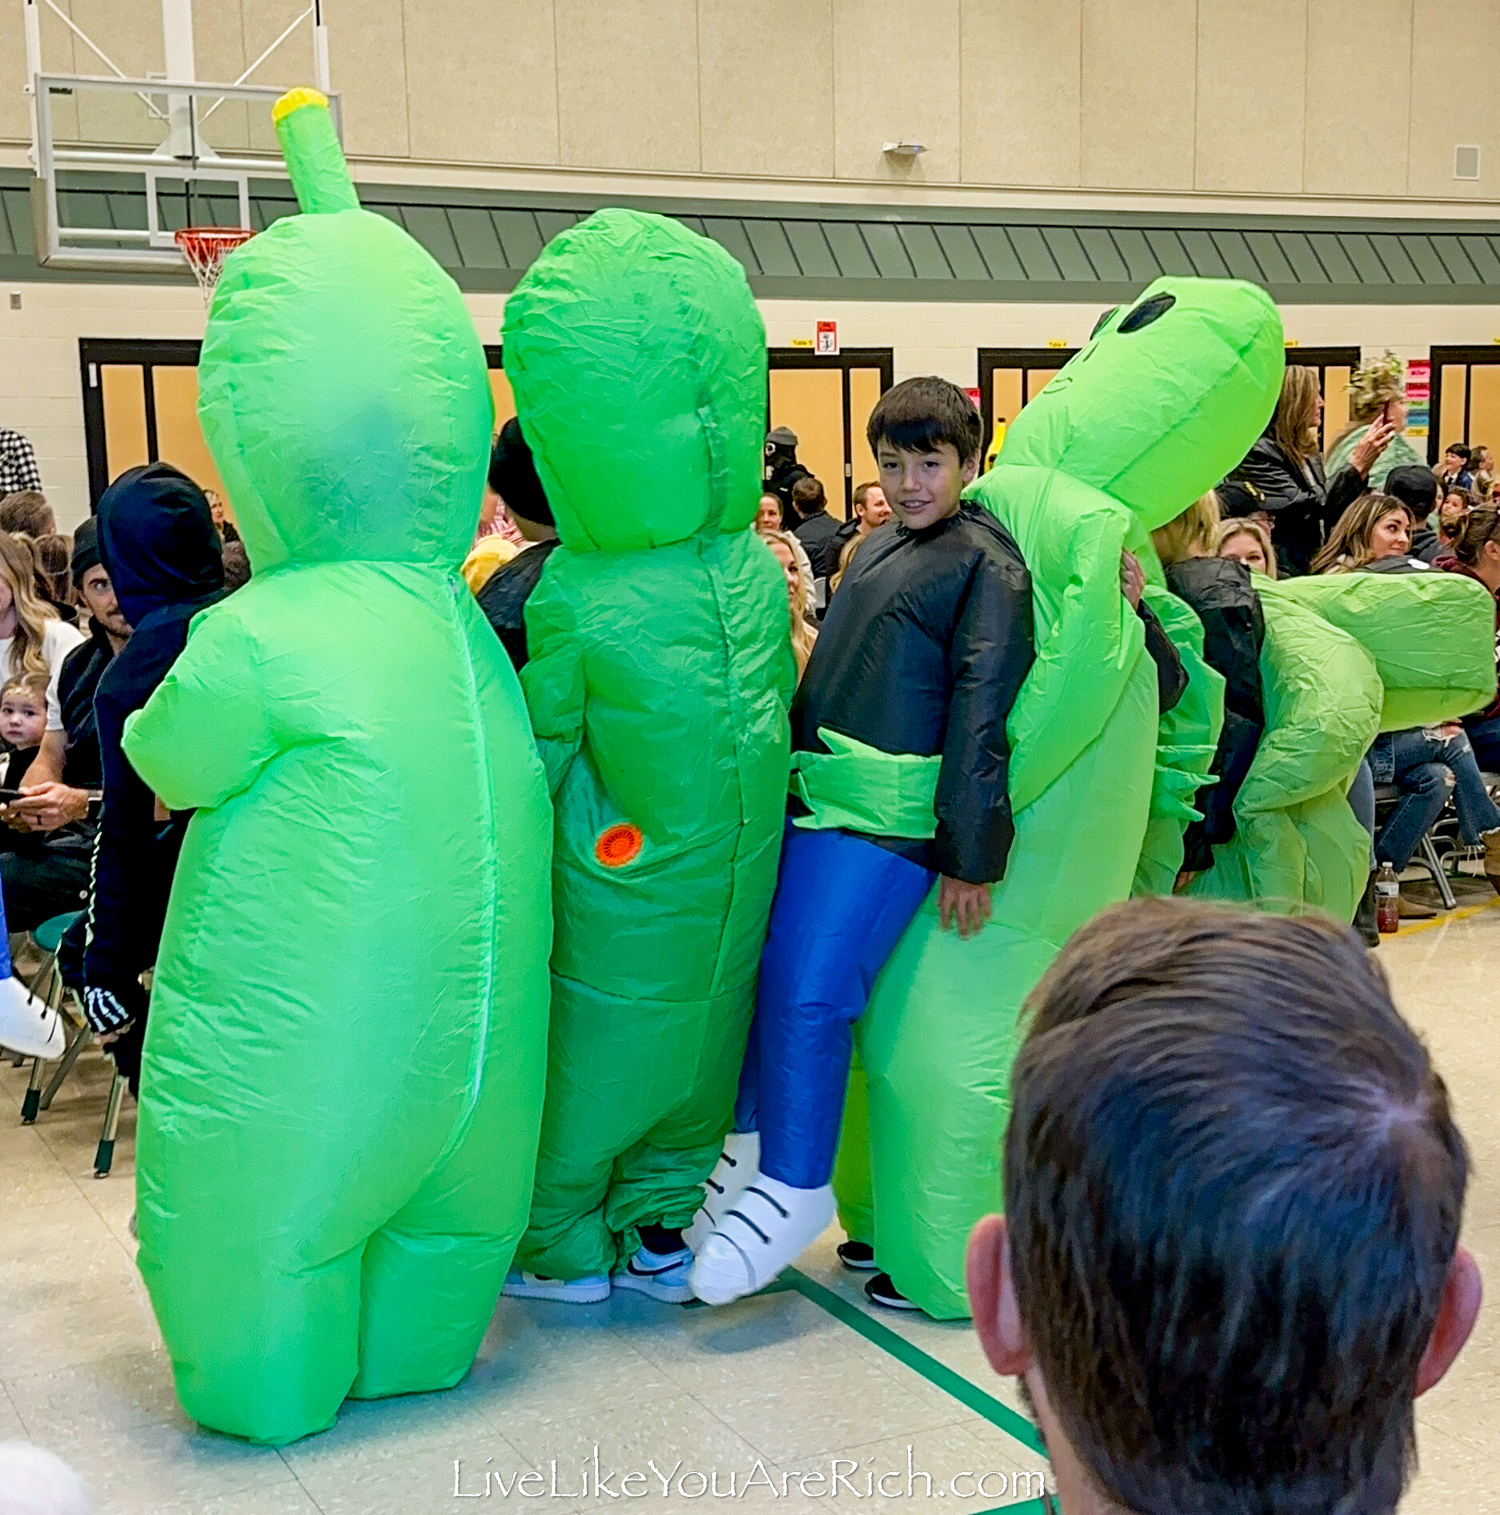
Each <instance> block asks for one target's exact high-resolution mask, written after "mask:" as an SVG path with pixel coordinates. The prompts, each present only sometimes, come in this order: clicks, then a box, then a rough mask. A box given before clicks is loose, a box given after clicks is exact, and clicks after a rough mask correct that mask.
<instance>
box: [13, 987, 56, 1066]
mask: <svg viewBox="0 0 1500 1515" xmlns="http://www.w3.org/2000/svg"><path fill="white" fill-rule="evenodd" d="M0 1047H9V1048H10V1049H11V1050H12V1051H13V1052H22V1053H24V1054H25V1055H26V1056H27V1057H39V1058H41V1059H42V1060H43V1061H44V1062H50V1061H51V1060H52V1059H53V1058H54V1057H61V1056H62V1055H63V1052H64V1050H65V1048H66V1047H67V1037H66V1036H65V1035H64V1034H63V1025H62V1016H61V1015H59V1014H58V1013H57V1011H56V1010H49V1009H48V1008H47V1005H46V1002H45V1001H43V1000H39V999H38V998H37V997H36V996H35V995H34V994H32V993H30V991H28V989H27V988H26V985H25V984H23V983H22V982H21V980H20V979H18V978H11V977H6V978H4V979H0Z"/></svg>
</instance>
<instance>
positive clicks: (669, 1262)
mask: <svg viewBox="0 0 1500 1515" xmlns="http://www.w3.org/2000/svg"><path fill="white" fill-rule="evenodd" d="M692 1267H693V1254H692V1252H691V1251H689V1250H688V1248H686V1247H683V1248H681V1249H680V1250H679V1251H676V1252H668V1253H666V1254H665V1255H663V1254H662V1253H659V1252H652V1251H649V1250H648V1249H647V1248H645V1247H641V1248H640V1249H639V1250H638V1251H637V1252H636V1254H635V1256H634V1257H632V1258H631V1259H630V1261H629V1263H627V1264H626V1266H625V1268H624V1269H623V1271H621V1272H619V1273H616V1274H615V1276H614V1286H615V1288H617V1289H629V1290H630V1291H631V1292H632V1293H635V1294H646V1295H649V1296H650V1297H651V1298H652V1299H659V1300H660V1301H661V1302H662V1303H663V1304H665V1305H685V1304H686V1303H687V1302H688V1300H690V1299H691V1298H692V1297H693V1291H692V1288H691V1286H690V1285H689V1283H688V1274H689V1273H690V1272H691V1271H692Z"/></svg>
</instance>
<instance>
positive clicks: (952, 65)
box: [779, 0, 1023, 184]
mask: <svg viewBox="0 0 1500 1515" xmlns="http://www.w3.org/2000/svg"><path fill="white" fill-rule="evenodd" d="M959 51H960V38H959V13H958V0H924V3H923V4H922V5H921V6H920V9H916V8H914V7H913V6H912V4H911V0H833V102H834V116H833V131H834V165H835V167H834V172H835V173H836V175H837V176H838V177H840V178H851V179H869V178H876V177H886V178H891V179H897V180H902V181H905V182H908V183H913V184H916V183H929V182H934V181H946V182H954V181H956V180H958V179H959V177H960V171H959V165H960V156H959V140H960V127H959V87H958V86H959ZM791 56H795V53H793V54H791ZM897 60H901V61H900V62H899V63H898V62H897ZM898 68H900V69H903V70H905V71H907V72H904V73H903V75H902V84H901V87H898V88H891V87H890V86H889V83H888V81H889V79H890V76H891V73H892V71H893V70H895V69H898ZM795 77H796V75H795V70H794V69H789V70H788V75H787V82H788V84H789V85H790V84H792V82H793V81H794V80H795ZM794 98H795V95H794V91H789V92H788V93H787V95H785V96H784V97H783V98H782V99H781V100H780V101H779V105H780V108H781V109H790V108H791V105H792V101H793V99H794ZM1017 126H1018V129H1023V128H1020V123H1017ZM886 142H920V143H921V144H922V145H923V146H924V147H925V148H926V149H927V151H926V152H924V153H923V154H922V155H921V156H920V157H918V158H907V159H894V160H892V159H888V158H886V157H885V156H884V155H883V154H882V152H881V147H882V145H883V144H884V143H886Z"/></svg>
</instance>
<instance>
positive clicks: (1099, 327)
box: [1089, 305, 1120, 341]
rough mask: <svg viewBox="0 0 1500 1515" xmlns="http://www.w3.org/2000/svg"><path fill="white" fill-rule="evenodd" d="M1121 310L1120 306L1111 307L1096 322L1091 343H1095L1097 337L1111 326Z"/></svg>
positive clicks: (1091, 333)
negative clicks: (1117, 312) (1116, 314)
mask: <svg viewBox="0 0 1500 1515" xmlns="http://www.w3.org/2000/svg"><path fill="white" fill-rule="evenodd" d="M1119 308H1120V307H1119V306H1118V305H1111V306H1110V307H1109V309H1108V310H1107V311H1105V312H1104V314H1103V315H1102V316H1100V317H1099V319H1098V320H1097V321H1095V322H1094V329H1093V330H1092V331H1091V332H1090V333H1089V340H1090V341H1093V339H1094V338H1095V337H1097V336H1098V335H1099V333H1100V332H1101V331H1103V330H1104V328H1105V327H1106V326H1108V325H1109V323H1110V322H1111V321H1112V320H1113V319H1114V316H1115V312H1116V311H1117V310H1119Z"/></svg>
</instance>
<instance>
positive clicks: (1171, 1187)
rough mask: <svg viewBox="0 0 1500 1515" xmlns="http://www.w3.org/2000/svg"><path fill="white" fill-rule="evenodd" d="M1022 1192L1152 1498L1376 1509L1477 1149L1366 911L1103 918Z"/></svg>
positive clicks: (1210, 1512)
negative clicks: (1377, 959) (1355, 914)
mask: <svg viewBox="0 0 1500 1515" xmlns="http://www.w3.org/2000/svg"><path fill="white" fill-rule="evenodd" d="M1030 1017H1031V1021H1030V1026H1029V1029H1028V1032H1027V1036H1026V1040H1025V1043H1024V1045H1023V1047H1022V1049H1021V1052H1020V1054H1019V1056H1018V1057H1017V1060H1016V1064H1015V1068H1014V1070H1013V1074H1012V1080H1011V1095H1012V1110H1011V1118H1010V1127H1009V1131H1008V1133H1007V1136H1006V1143H1005V1211H1006V1216H1007V1219H1008V1221H1009V1228H1010V1247H1011V1266H1012V1271H1013V1278H1014V1284H1015V1291H1016V1298H1017V1302H1018V1305H1019V1308H1020V1313H1021V1319H1022V1322H1023V1324H1024V1326H1025V1328H1026V1331H1027V1335H1028V1338H1029V1341H1030V1343H1031V1347H1032V1351H1033V1353H1034V1355H1035V1360H1036V1363H1037V1366H1038V1367H1039V1369H1040V1370H1041V1374H1042V1377H1043V1379H1044V1380H1045V1382H1046V1386H1047V1393H1048V1397H1049V1399H1050V1401H1051V1404H1052V1406H1053V1409H1054V1410H1055V1412H1056V1414H1057V1416H1058V1417H1059V1420H1060V1421H1061V1424H1062V1426H1063V1429H1064V1431H1065V1432H1066V1434H1067V1437H1068V1440H1069V1442H1070V1444H1071V1445H1072V1447H1073V1449H1074V1450H1075V1451H1076V1453H1077V1454H1078V1456H1079V1458H1080V1460H1081V1461H1082V1463H1083V1465H1084V1466H1085V1467H1086V1468H1087V1469H1088V1470H1089V1472H1090V1473H1091V1475H1092V1476H1093V1478H1094V1480H1095V1482H1096V1483H1097V1484H1098V1486H1099V1488H1100V1489H1101V1490H1102V1491H1103V1493H1104V1494H1105V1495H1106V1496H1107V1497H1108V1498H1109V1499H1111V1500H1113V1501H1115V1502H1116V1503H1118V1504H1119V1505H1121V1506H1122V1507H1123V1508H1125V1509H1128V1510H1137V1511H1162V1510H1192V1511H1194V1512H1195V1515H1231V1512H1232V1515H1273V1512H1274V1515H1372V1512H1377V1511H1382V1512H1383V1511H1392V1510H1394V1509H1395V1507H1396V1503H1397V1501H1398V1500H1399V1498H1400V1496H1401V1492H1402V1490H1403V1488H1404V1487H1405V1485H1406V1481H1407V1477H1408V1475H1409V1472H1410V1469H1411V1466H1412V1463H1413V1459H1414V1450H1415V1447H1414V1436H1413V1411H1412V1400H1413V1397H1414V1393H1415V1384H1416V1374H1417V1368H1418V1364H1419V1363H1420V1361H1421V1359H1422V1355H1423V1352H1424V1350H1425V1349H1426V1346H1427V1342H1428V1339H1429V1337H1430V1336H1431V1334H1432V1330H1433V1325H1434V1322H1435V1321H1436V1319H1437V1314H1438V1307H1439V1304H1440V1302H1441V1299H1442V1296H1443V1290H1444V1285H1445V1282H1446V1279H1447V1275H1448V1269H1449V1267H1450V1264H1451V1262H1452V1260H1453V1256H1454V1251H1455V1248H1456V1247H1457V1244H1458V1231H1459V1220H1460V1216H1461V1214H1462V1210H1463V1199H1464V1188H1465V1184H1466V1181H1467V1174H1468V1158H1467V1152H1466V1149H1465V1146H1464V1142H1463V1138H1462V1137H1461V1136H1460V1134H1459V1132H1458V1130H1457V1129H1456V1127H1455V1126H1454V1124H1453V1120H1452V1117H1451V1115H1450V1113H1449V1109H1448V1097H1447V1092H1446V1090H1445V1089H1444V1086H1443V1082H1442V1080H1441V1079H1440V1078H1439V1077H1438V1076H1437V1074H1436V1073H1435V1072H1434V1071H1433V1068H1432V1064H1431V1062H1430V1061H1429V1059H1428V1056H1427V1052H1426V1050H1425V1048H1424V1047H1423V1046H1422V1043H1421V1042H1420V1041H1419V1040H1418V1039H1417V1037H1416V1035H1415V1034H1414V1033H1413V1031H1412V1030H1411V1028H1410V1027H1409V1026H1408V1025H1407V1024H1406V1022H1405V1021H1404V1020H1402V1018H1401V1016H1400V1015H1399V1013H1398V1012H1397V1011H1396V1008H1395V1006H1394V1005H1393V1004H1392V1003H1391V997H1390V993H1389V990H1388V989H1387V987H1386V983H1385V979H1384V977H1383V975H1382V974H1381V971H1380V969H1379V968H1377V967H1376V966H1375V965H1374V964H1373V962H1372V961H1371V959H1370V956H1369V954H1368V953H1367V952H1366V951H1365V949H1364V948H1363V947H1362V946H1361V945H1360V943H1359V942H1358V940H1357V939H1356V938H1355V937H1354V936H1353V935H1352V933H1350V932H1349V931H1347V930H1345V929H1343V928H1342V927H1340V926H1337V925H1335V924H1333V923H1332V922H1328V921H1324V920H1320V919H1316V918H1310V917H1309V918H1303V919H1279V918H1276V917H1274V916H1268V915H1261V914H1255V913H1252V912H1249V911H1238V910H1229V909H1223V908H1217V907H1212V906H1206V905H1197V904H1190V903H1187V902H1183V901H1170V900H1138V901H1134V902H1132V903H1130V904H1125V905H1120V906H1117V907H1115V908H1114V909H1111V910H1108V911H1106V912H1105V913H1104V914H1103V915H1101V916H1099V917H1098V918H1097V919H1096V920H1095V921H1094V922H1092V923H1091V924H1090V925H1088V926H1086V927H1084V929H1083V930H1081V931H1080V932H1078V933H1077V935H1075V936H1074V937H1073V939H1072V940H1071V941H1070V942H1069V943H1068V945H1067V947H1066V948H1064V950H1063V952H1062V953H1061V955H1060V956H1059V957H1058V959H1057V961H1056V962H1055V964H1054V965H1053V967H1052V970H1051V971H1050V972H1049V973H1048V974H1047V976H1046V978H1045V979H1044V980H1043V981H1042V983H1041V984H1040V985H1039V987H1038V988H1037V989H1036V991H1035V992H1034V994H1033V995H1032V998H1031V1002H1030Z"/></svg>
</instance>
